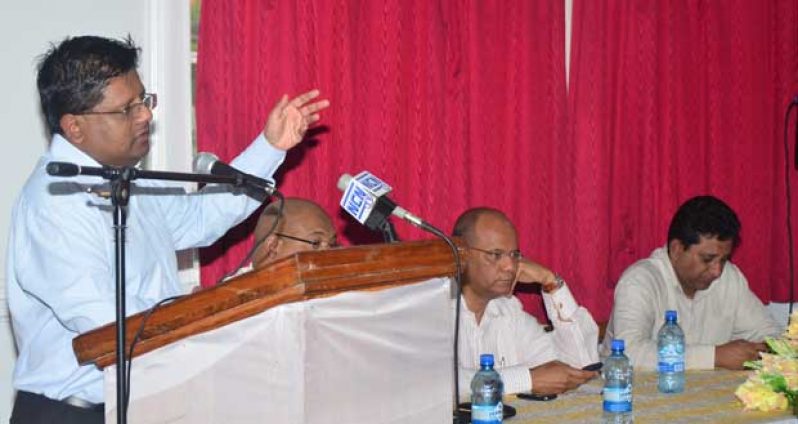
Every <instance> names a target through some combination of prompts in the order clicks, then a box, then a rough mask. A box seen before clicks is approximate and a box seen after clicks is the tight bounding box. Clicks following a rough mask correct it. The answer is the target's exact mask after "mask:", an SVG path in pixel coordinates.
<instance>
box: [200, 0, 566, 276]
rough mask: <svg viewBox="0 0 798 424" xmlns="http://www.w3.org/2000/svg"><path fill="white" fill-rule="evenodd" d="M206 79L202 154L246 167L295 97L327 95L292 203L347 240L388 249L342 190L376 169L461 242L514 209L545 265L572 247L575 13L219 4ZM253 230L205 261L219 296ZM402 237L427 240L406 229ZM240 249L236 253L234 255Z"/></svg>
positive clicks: (285, 185) (285, 179)
mask: <svg viewBox="0 0 798 424" xmlns="http://www.w3.org/2000/svg"><path fill="white" fill-rule="evenodd" d="M202 8H203V9H202V19H201V22H200V44H199V46H200V47H199V62H198V71H197V130H198V149H199V150H209V151H214V152H217V154H218V155H219V156H220V157H221V158H222V159H224V160H227V159H231V158H232V157H234V156H235V154H237V153H238V152H239V151H240V150H241V149H242V148H243V147H244V146H245V145H246V144H247V143H248V142H249V141H250V140H251V139H252V137H253V136H254V135H255V134H257V133H258V131H260V130H261V129H262V125H263V123H264V120H265V116H266V114H267V113H268V111H269V110H270V108H271V107H272V104H273V102H274V101H275V100H276V99H277V98H278V97H279V96H280V95H281V94H282V93H284V92H287V93H292V94H294V93H298V92H299V91H300V90H305V89H308V88H312V87H318V88H320V89H321V90H322V92H323V93H324V95H325V96H326V97H327V98H329V99H330V101H331V103H332V106H331V107H330V108H329V109H328V110H327V111H326V112H325V113H324V117H323V124H324V126H325V128H323V130H322V131H320V132H317V133H316V134H315V136H314V137H313V139H312V140H308V141H306V142H304V143H303V145H302V146H301V147H300V148H296V149H294V150H293V151H291V152H290V154H289V156H288V160H287V163H286V164H284V165H283V170H282V171H281V173H280V176H279V183H280V184H279V188H280V191H281V192H283V193H284V194H285V195H287V196H301V197H308V198H311V199H313V200H316V201H317V202H319V203H320V204H321V205H322V206H323V207H324V208H325V209H326V210H327V211H329V212H330V213H331V214H332V215H333V216H334V217H336V224H337V226H338V229H339V234H340V235H341V236H342V237H341V238H343V239H346V240H348V241H349V242H353V243H361V242H378V241H379V237H373V236H372V237H369V236H368V234H365V232H364V231H363V230H362V229H361V228H360V227H359V224H356V223H353V221H352V220H351V219H349V218H348V217H347V216H346V215H345V213H344V212H341V211H340V208H339V206H338V201H339V199H340V197H341V193H340V192H339V191H338V190H337V189H336V182H337V180H338V177H339V176H340V175H341V174H342V173H351V174H353V175H354V174H355V173H357V172H360V171H361V170H364V169H367V170H369V171H371V172H372V173H374V174H376V175H378V176H380V177H381V178H383V179H384V180H385V181H387V182H388V183H390V184H391V185H392V186H393V187H394V193H393V194H392V197H393V199H394V200H396V201H397V202H398V203H400V204H401V205H403V206H404V207H405V208H407V209H408V210H411V211H414V212H415V213H417V214H418V215H419V216H422V217H424V218H425V219H426V220H428V221H429V222H431V223H433V224H435V225H437V226H438V227H440V228H441V229H443V230H444V231H446V232H448V231H449V230H450V228H451V226H452V224H453V222H454V220H455V218H456V217H457V215H458V214H459V213H460V212H462V211H463V210H465V209H466V208H468V207H471V206H477V205H490V206H494V207H497V208H500V209H502V210H505V211H507V212H508V214H509V215H510V216H511V217H512V219H513V220H514V221H515V222H516V224H517V225H518V227H519V228H522V229H524V231H523V233H522V235H521V238H522V246H523V247H524V248H525V249H526V252H527V253H528V254H531V255H533V256H539V257H540V258H541V260H544V261H548V260H550V259H551V257H552V255H553V254H554V253H553V252H556V251H557V250H558V249H559V246H557V245H556V240H554V238H553V237H552V235H553V233H552V231H551V228H552V227H553V226H554V225H557V222H558V221H557V220H556V219H555V218H556V216H557V212H556V207H555V206H556V205H555V201H554V195H555V193H556V184H557V180H558V175H559V174H558V173H559V172H560V170H561V169H562V168H561V167H560V166H559V165H560V164H559V163H558V161H557V160H556V159H555V158H556V155H557V150H558V148H559V146H560V145H561V144H562V143H561V142H560V140H563V139H564V128H565V126H564V111H565V77H564V68H565V65H564V35H563V31H564V28H563V25H564V24H563V16H564V9H563V5H562V3H561V2H529V1H527V0H517V1H510V2H508V1H491V2H471V1H452V0H441V1H429V0H417V1H407V0H386V1H379V2H374V1H367V0H362V1H352V0H318V1H305V2H292V1H273V2H263V1H261V0H235V1H219V0H206V1H204V2H203V4H202ZM249 228H251V223H249V227H247V226H245V228H243V229H239V233H238V235H237V236H234V237H232V238H230V237H228V238H226V239H225V240H223V241H221V242H220V243H217V245H215V246H214V247H213V248H211V249H206V250H205V251H204V252H203V254H202V279H203V282H204V283H205V284H209V283H210V284H212V283H213V281H215V280H216V279H217V278H218V277H219V276H220V275H222V274H223V273H224V272H225V271H227V270H229V269H231V268H232V267H234V266H235V264H236V263H237V262H238V261H239V260H240V258H241V257H243V255H244V252H245V251H246V249H248V248H249V246H250V244H251V241H249V240H243V237H242V236H241V235H243V234H247V230H248V229H249ZM397 231H398V232H399V235H400V237H402V238H403V239H416V238H427V237H430V236H429V235H426V234H422V233H420V232H419V231H417V230H416V229H414V228H412V227H411V226H409V225H407V224H404V223H401V222H397ZM227 249H229V250H230V252H229V253H228V254H227V255H221V254H220V253H219V252H223V251H225V250H227Z"/></svg>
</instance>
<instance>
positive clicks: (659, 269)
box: [604, 196, 780, 369]
mask: <svg viewBox="0 0 798 424" xmlns="http://www.w3.org/2000/svg"><path fill="white" fill-rule="evenodd" d="M739 242H740V221H739V220H738V219H737V214H735V213H734V211H733V210H732V209H731V208H730V207H729V206H728V205H727V204H726V203H724V202H723V201H721V200H720V199H717V198H715V197H712V196H698V197H694V198H692V199H690V200H688V201H686V202H685V203H684V204H682V205H681V206H680V207H679V209H678V210H677V211H676V214H675V215H674V216H673V219H672V220H671V224H670V227H669V229H668V244H667V245H666V246H664V247H660V248H658V249H656V250H654V252H653V253H652V254H651V256H650V257H648V258H646V259H642V260H640V261H637V262H636V263H634V264H632V266H630V267H629V268H628V269H627V270H626V271H624V273H623V275H621V279H620V281H618V285H617V286H616V287H615V303H614V305H613V309H612V315H611V317H610V322H609V324H608V325H607V334H606V336H605V338H604V351H605V352H607V353H608V352H609V345H610V343H611V340H612V338H617V339H624V340H625V341H626V354H627V355H628V356H629V358H630V359H631V360H632V363H633V364H634V366H635V367H637V368H639V369H656V367H657V332H658V331H659V329H660V327H662V323H663V322H664V320H665V311H666V310H675V311H676V312H677V320H678V323H679V325H680V326H681V327H682V330H684V336H685V345H686V346H685V367H687V368H688V369H713V368H727V369H743V363H744V362H745V361H749V360H754V359H758V358H759V352H760V351H762V350H765V348H766V346H765V345H764V344H763V343H762V340H764V338H765V337H767V336H776V335H778V334H779V333H780V326H779V325H778V324H777V323H776V322H775V321H774V320H773V319H772V318H771V317H770V314H769V313H768V311H767V309H766V308H765V306H764V305H763V304H762V302H761V301H760V300H759V298H757V297H756V295H755V294H754V293H753V292H751V290H750V289H749V288H748V281H747V280H746V279H745V276H744V275H743V273H742V272H741V271H740V269H739V268H737V267H736V266H735V265H734V264H732V263H731V262H730V259H731V255H732V253H733V252H734V249H735V248H736V247H737V245H738V244H739ZM752 248H755V247H754V246H752Z"/></svg>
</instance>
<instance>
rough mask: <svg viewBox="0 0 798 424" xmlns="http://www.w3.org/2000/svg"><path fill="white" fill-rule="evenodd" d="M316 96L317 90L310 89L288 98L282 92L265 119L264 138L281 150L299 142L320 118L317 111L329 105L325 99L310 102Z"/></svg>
mask: <svg viewBox="0 0 798 424" xmlns="http://www.w3.org/2000/svg"><path fill="white" fill-rule="evenodd" d="M316 97H319V90H310V91H308V92H307V93H304V94H300V95H299V96H297V97H294V98H293V99H290V100H289V99H288V95H287V94H284V95H283V97H282V98H280V100H279V101H278V102H277V104H276V105H275V106H274V108H273V109H272V111H271V112H270V113H269V118H268V119H267V120H266V126H265V127H264V128H263V135H264V136H265V137H266V140H268V141H269V143H271V144H272V146H274V147H276V148H278V149H281V150H288V149H290V148H292V147H294V146H296V145H297V144H299V143H300V142H301V141H302V139H303V138H304V137H305V132H306V131H307V130H308V128H309V127H310V126H311V125H312V124H313V123H314V122H316V121H318V120H319V119H320V116H319V111H321V110H323V109H325V108H327V107H328V106H330V101H329V100H326V99H325V100H319V101H316V102H313V103H311V101H312V100H313V99H315V98H316Z"/></svg>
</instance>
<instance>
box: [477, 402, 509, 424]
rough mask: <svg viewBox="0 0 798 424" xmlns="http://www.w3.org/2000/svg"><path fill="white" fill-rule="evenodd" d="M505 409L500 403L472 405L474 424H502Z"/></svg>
mask: <svg viewBox="0 0 798 424" xmlns="http://www.w3.org/2000/svg"><path fill="white" fill-rule="evenodd" d="M503 411H504V407H503V406H502V403H501V402H499V403H498V404H496V405H471V423H472V424H500V423H501V422H502V418H503V416H502V412H503Z"/></svg>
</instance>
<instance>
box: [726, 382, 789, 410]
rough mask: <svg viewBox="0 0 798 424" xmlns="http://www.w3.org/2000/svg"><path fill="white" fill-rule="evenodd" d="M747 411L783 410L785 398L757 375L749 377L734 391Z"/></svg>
mask: <svg viewBox="0 0 798 424" xmlns="http://www.w3.org/2000/svg"><path fill="white" fill-rule="evenodd" d="M734 394H735V396H737V398H738V399H740V400H741V401H742V402H743V406H744V407H745V409H746V410H748V411H754V410H759V411H765V412H767V411H783V410H785V409H787V398H786V397H785V396H784V394H783V393H775V392H774V391H773V390H771V389H770V387H768V386H767V385H766V384H764V383H763V382H762V381H761V380H760V379H759V378H758V377H757V376H753V377H750V378H749V379H748V380H746V382H745V383H743V384H741V385H740V387H738V388H737V390H736V391H735V392H734Z"/></svg>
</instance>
